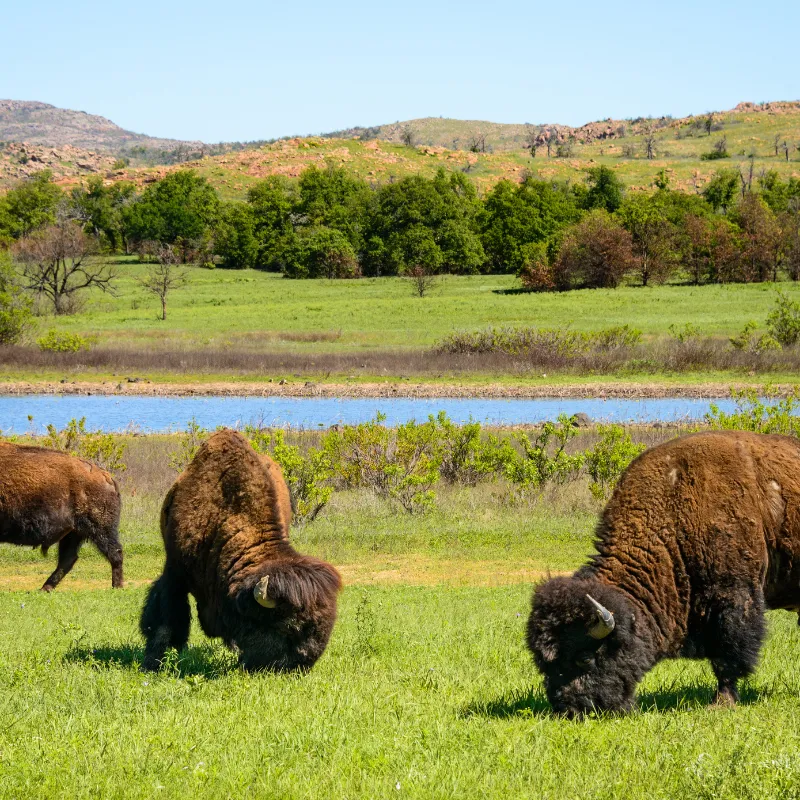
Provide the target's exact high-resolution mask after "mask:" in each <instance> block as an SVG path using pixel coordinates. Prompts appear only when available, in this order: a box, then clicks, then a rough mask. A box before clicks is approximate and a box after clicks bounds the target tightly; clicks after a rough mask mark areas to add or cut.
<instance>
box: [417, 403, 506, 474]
mask: <svg viewBox="0 0 800 800" xmlns="http://www.w3.org/2000/svg"><path fill="white" fill-rule="evenodd" d="M429 419H430V420H431V422H434V423H435V425H436V426H437V433H438V436H439V442H438V448H439V458H440V467H439V472H440V473H441V476H442V478H443V479H444V480H445V481H447V483H452V484H461V485H462V486H475V485H476V484H478V483H480V482H481V481H482V480H486V479H487V478H488V477H489V476H490V475H492V474H494V473H496V472H498V470H500V469H502V465H503V464H504V463H505V462H506V461H507V460H508V450H509V449H510V448H511V444H510V443H509V442H508V440H507V439H502V440H501V439H499V438H498V437H497V436H494V435H489V436H486V437H483V436H482V430H481V424H480V423H479V422H473V421H470V422H467V423H465V424H464V425H456V424H455V423H454V422H453V421H452V420H451V419H449V418H448V416H447V414H446V413H445V412H444V411H440V412H439V413H438V414H437V415H436V417H433V416H430V417H429Z"/></svg>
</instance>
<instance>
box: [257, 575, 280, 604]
mask: <svg viewBox="0 0 800 800" xmlns="http://www.w3.org/2000/svg"><path fill="white" fill-rule="evenodd" d="M268 586H269V575H265V576H264V577H263V578H262V579H261V580H260V581H259V582H258V583H257V584H256V588H255V589H253V597H255V599H256V603H258V604H259V605H260V606H264V608H275V606H276V605H277V603H276V602H275V601H274V600H273V599H272V598H271V597H269V596H268V595H267V587H268Z"/></svg>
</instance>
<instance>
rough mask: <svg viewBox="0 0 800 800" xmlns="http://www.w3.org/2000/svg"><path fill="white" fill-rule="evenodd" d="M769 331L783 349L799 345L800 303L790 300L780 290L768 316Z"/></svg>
mask: <svg viewBox="0 0 800 800" xmlns="http://www.w3.org/2000/svg"><path fill="white" fill-rule="evenodd" d="M767 330H768V331H769V332H770V334H771V335H772V337H773V338H774V339H775V340H776V341H777V342H779V343H780V344H781V345H782V346H783V347H786V346H788V345H793V344H797V341H798V339H800V303H797V302H796V301H795V300H791V299H789V297H788V296H787V295H786V294H784V293H783V292H782V291H781V290H780V289H778V292H777V296H776V298H775V307H774V308H773V309H772V311H770V313H769V315H768V316H767Z"/></svg>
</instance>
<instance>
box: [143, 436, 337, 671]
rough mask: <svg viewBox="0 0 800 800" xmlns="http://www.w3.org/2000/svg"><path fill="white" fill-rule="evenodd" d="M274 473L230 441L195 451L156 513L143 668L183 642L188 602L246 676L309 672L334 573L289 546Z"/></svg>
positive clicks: (279, 479) (323, 638)
mask: <svg viewBox="0 0 800 800" xmlns="http://www.w3.org/2000/svg"><path fill="white" fill-rule="evenodd" d="M290 514H291V507H290V505H289V492H288V489H287V488H286V484H285V482H284V480H283V476H282V474H281V472H280V468H279V467H278V466H277V465H276V464H275V463H274V462H272V461H271V459H269V458H267V457H259V456H258V455H256V453H255V452H254V451H253V449H252V448H251V447H250V445H249V444H248V442H247V440H246V439H245V438H244V437H243V436H241V435H240V434H238V433H236V432H234V431H230V430H223V431H219V432H218V433H215V434H214V435H213V436H211V437H210V438H209V439H208V441H207V442H205V444H203V446H202V447H201V448H200V450H199V451H198V453H197V455H196V456H195V458H194V459H193V461H192V462H191V464H189V466H188V467H187V469H186V471H185V472H184V473H183V474H182V475H180V477H179V478H178V480H177V481H176V482H175V484H174V485H173V487H172V488H171V489H170V491H169V493H168V494H167V496H166V498H165V500H164V505H163V507H162V509H161V534H162V536H163V538H164V547H165V549H166V564H165V565H164V572H163V574H162V575H161V577H160V578H159V579H158V580H157V581H156V582H155V583H154V584H153V585H152V587H151V588H150V592H149V593H148V595H147V599H146V601H145V605H144V610H143V611H142V618H141V624H140V627H141V631H142V633H143V635H144V636H145V638H146V639H147V647H146V651H145V659H144V664H143V666H144V667H145V669H157V668H158V667H159V665H160V663H161V661H162V659H163V657H164V653H165V651H166V650H167V648H169V647H174V648H176V649H177V650H181V649H182V648H183V647H184V646H185V645H186V642H187V640H188V638H189V623H190V612H189V601H188V595H189V594H190V593H191V594H192V595H194V598H195V600H196V601H197V616H198V619H199V620H200V625H201V627H202V629H203V631H204V632H205V633H206V635H207V636H211V637H217V636H219V637H222V639H223V641H224V642H225V644H226V645H228V646H229V647H231V648H234V649H235V650H236V651H238V653H239V663H240V664H241V665H242V666H243V667H245V669H248V670H258V669H271V670H276V671H288V670H295V669H301V670H305V669H309V668H310V667H312V666H313V665H314V663H315V662H316V660H317V659H318V658H319V657H320V656H321V655H322V653H323V651H324V650H325V647H326V645H327V644H328V639H329V638H330V635H331V631H332V629H333V624H334V622H335V620H336V599H337V594H338V592H339V590H340V588H341V579H340V578H339V573H338V572H336V570H335V569H334V568H333V567H332V566H330V564H326V563H325V562H323V561H319V560H318V559H316V558H310V557H308V556H302V555H300V554H299V553H297V552H296V551H295V550H294V548H293V547H292V546H291V544H290V543H289V536H288V533H289V517H290Z"/></svg>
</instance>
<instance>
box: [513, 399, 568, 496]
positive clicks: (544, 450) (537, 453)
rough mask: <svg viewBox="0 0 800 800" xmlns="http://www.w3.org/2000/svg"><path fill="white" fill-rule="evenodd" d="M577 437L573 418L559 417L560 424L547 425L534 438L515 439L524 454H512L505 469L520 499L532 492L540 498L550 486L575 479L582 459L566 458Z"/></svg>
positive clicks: (521, 437)
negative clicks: (570, 444)
mask: <svg viewBox="0 0 800 800" xmlns="http://www.w3.org/2000/svg"><path fill="white" fill-rule="evenodd" d="M577 433H578V430H577V428H576V427H575V425H574V418H573V417H567V415H566V414H560V415H559V417H558V422H545V424H544V425H543V426H542V428H541V430H540V431H539V433H537V434H536V436H534V437H533V438H531V437H530V436H529V435H528V434H527V433H518V434H517V435H516V436H515V437H514V438H515V440H516V441H517V442H518V443H519V445H520V448H521V450H520V451H517V450H513V449H511V450H509V451H508V460H507V461H506V463H505V464H504V465H503V466H504V472H505V476H506V478H508V480H509V481H510V482H511V483H512V484H513V485H514V488H515V489H516V491H517V493H518V494H519V495H520V496H521V497H524V496H526V495H527V494H529V493H530V492H533V493H534V494H535V495H536V496H538V495H540V494H541V493H542V492H543V491H544V489H545V487H546V486H547V484H549V483H555V484H563V483H566V482H567V481H569V480H571V479H573V478H574V477H575V475H576V474H577V473H578V471H579V470H580V468H581V466H582V465H583V456H582V455H580V454H578V455H573V456H570V455H567V453H566V451H565V448H566V446H567V444H568V442H569V441H570V440H571V439H573V438H574V437H575V436H576V435H577ZM551 451H552V455H551V454H550V452H551Z"/></svg>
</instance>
